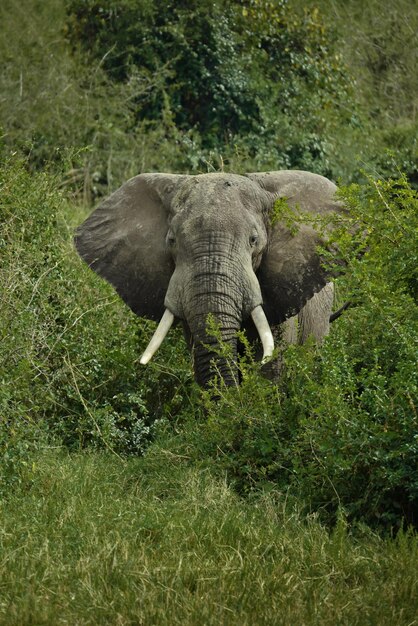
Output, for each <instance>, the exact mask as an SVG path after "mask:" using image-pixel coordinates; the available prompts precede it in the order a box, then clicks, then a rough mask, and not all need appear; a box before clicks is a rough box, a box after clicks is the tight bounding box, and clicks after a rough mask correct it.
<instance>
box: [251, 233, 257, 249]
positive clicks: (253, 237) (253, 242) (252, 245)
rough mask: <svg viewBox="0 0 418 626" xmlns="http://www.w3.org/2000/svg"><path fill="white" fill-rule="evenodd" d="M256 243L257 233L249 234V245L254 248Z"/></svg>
mask: <svg viewBox="0 0 418 626" xmlns="http://www.w3.org/2000/svg"><path fill="white" fill-rule="evenodd" d="M257 243H258V235H255V234H252V235H250V246H251V247H252V248H254V246H256V245H257Z"/></svg>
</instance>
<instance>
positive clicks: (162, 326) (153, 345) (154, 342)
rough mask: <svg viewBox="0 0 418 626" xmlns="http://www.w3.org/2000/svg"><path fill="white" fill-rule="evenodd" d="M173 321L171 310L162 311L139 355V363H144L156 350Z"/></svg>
mask: <svg viewBox="0 0 418 626" xmlns="http://www.w3.org/2000/svg"><path fill="white" fill-rule="evenodd" d="M173 322H174V315H173V314H172V312H171V311H169V310H168V309H166V310H165V311H164V315H163V316H162V318H161V320H160V323H159V324H158V326H157V329H156V331H155V333H154V334H153V336H152V339H151V341H150V342H149V344H148V346H147V348H146V349H145V352H144V354H143V355H142V356H141V358H140V360H139V362H140V363H141V365H146V364H147V363H148V362H149V361H150V360H151V359H152V357H153V356H154V354H155V353H156V352H157V350H158V348H159V347H160V346H161V344H162V342H163V341H164V339H165V337H166V335H167V333H168V331H169V330H170V328H171V325H172V323H173Z"/></svg>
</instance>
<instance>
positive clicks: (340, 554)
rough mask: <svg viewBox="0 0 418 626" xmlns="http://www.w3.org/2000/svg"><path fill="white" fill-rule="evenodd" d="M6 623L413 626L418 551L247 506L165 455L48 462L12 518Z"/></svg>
mask: <svg viewBox="0 0 418 626" xmlns="http://www.w3.org/2000/svg"><path fill="white" fill-rule="evenodd" d="M0 516H1V531H0V533H1V534H0V542H1V561H0V580H1V582H0V598H1V602H0V623H2V624H5V625H6V624H7V625H8V626H11V625H17V624H19V625H21V624H36V625H41V624H48V625H49V624H51V625H52V624H53V625H57V624H72V625H75V624H83V625H90V624H119V625H125V624H132V625H134V624H135V625H138V624H144V625H147V626H148V625H151V624H155V625H158V626H160V625H161V626H163V625H165V624H167V625H170V626H173V625H176V624H178V625H180V624H181V626H187V625H192V624H193V625H198V624H207V625H209V624H213V625H216V626H219V624H228V625H231V626H232V625H234V624H236V625H240V626H242V625H244V626H254V625H257V626H262V625H267V624H271V625H273V624H275V625H281V624H283V625H285V624H286V625H289V626H290V625H294V624H298V625H300V626H303V625H314V624H321V626H322V625H323V626H326V625H330V626H335V624H347V625H350V626H354V625H356V624H358V625H359V626H366V625H376V626H384V625H387V626H401V625H402V626H406V625H407V624H408V625H412V624H414V623H416V621H415V620H416V616H417V607H418V605H417V597H418V576H417V570H416V563H417V559H418V540H417V537H416V536H415V537H414V536H412V535H410V534H409V533H408V532H403V531H401V532H400V533H399V534H398V536H397V537H396V538H394V539H391V538H387V539H382V538H379V537H378V536H376V535H375V534H373V533H372V532H371V531H369V530H367V529H366V528H360V529H358V531H357V533H356V534H355V535H352V534H350V533H349V532H348V529H347V525H346V523H345V521H344V519H343V518H340V520H339V522H338V523H337V525H336V527H335V529H334V530H333V531H332V532H328V531H327V530H326V529H325V528H324V527H323V526H321V524H320V523H319V522H318V520H317V519H316V518H315V516H310V517H305V518H304V517H302V516H301V515H300V514H299V512H298V508H297V506H296V505H295V503H294V502H292V499H291V498H290V497H289V498H288V499H287V498H286V497H285V496H284V495H283V494H280V493H278V492H274V491H273V492H271V493H270V494H269V495H265V496H262V497H257V498H255V499H254V500H252V501H242V500H240V499H239V498H238V497H237V495H236V494H235V493H234V492H233V491H232V490H231V488H229V487H228V486H227V484H226V482H225V481H224V480H222V479H214V478H213V477H212V476H211V475H210V473H209V472H202V471H199V470H198V469H196V467H194V466H193V465H192V464H190V463H189V462H188V460H187V458H183V457H179V456H176V455H174V454H172V453H171V452H170V450H167V449H164V448H161V447H160V448H158V447H156V448H154V449H151V450H150V452H149V453H148V455H147V456H146V457H145V458H144V459H140V460H139V459H132V460H130V461H126V462H122V461H120V460H118V459H117V458H115V457H114V456H109V455H99V454H95V455H73V456H68V455H66V454H53V453H49V454H44V455H42V456H39V457H38V458H37V459H36V461H35V479H34V483H33V486H32V489H31V490H30V491H27V489H26V488H25V486H24V485H21V486H20V488H18V489H17V490H16V491H15V492H14V493H13V494H10V497H9V498H8V500H7V501H6V502H3V503H2V504H0Z"/></svg>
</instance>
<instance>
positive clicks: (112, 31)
mask: <svg viewBox="0 0 418 626" xmlns="http://www.w3.org/2000/svg"><path fill="white" fill-rule="evenodd" d="M68 13H69V18H68V37H69V39H70V41H71V42H72V43H73V45H74V46H75V47H77V46H81V47H82V48H83V50H84V51H86V52H87V51H88V53H89V55H90V58H91V59H95V61H96V62H97V60H99V59H102V60H103V65H104V67H105V68H106V70H107V72H108V74H109V76H110V77H112V79H113V80H116V81H125V82H126V81H128V82H129V80H130V78H131V76H132V73H133V72H134V73H137V74H139V75H140V76H142V77H150V76H154V75H160V76H163V77H164V79H163V80H162V81H161V83H160V84H159V85H158V87H157V88H156V89H152V88H151V89H150V90H148V91H146V92H144V94H143V97H141V98H139V99H138V100H137V103H136V106H137V110H136V116H137V119H138V120H141V119H142V120H143V119H147V120H154V121H155V122H158V123H160V122H161V120H162V119H163V117H164V112H165V111H166V109H167V107H169V111H170V114H171V116H172V120H173V122H174V124H175V126H176V128H178V129H179V130H180V131H181V132H183V133H190V131H191V132H192V133H194V135H195V136H197V137H199V142H200V143H201V145H202V147H203V148H206V149H214V148H216V149H224V147H226V151H227V152H229V151H230V150H231V149H234V146H235V149H236V150H238V152H240V153H242V154H243V155H246V156H245V157H244V158H245V160H249V159H252V160H254V159H255V163H256V164H257V165H258V163H259V162H260V161H261V160H262V161H263V162H264V164H265V167H272V166H273V164H274V165H275V166H276V168H277V167H305V168H306V169H314V170H315V171H322V172H324V171H331V169H332V166H331V164H330V162H329V161H328V160H327V154H328V152H327V147H326V144H327V142H328V141H332V139H331V133H332V130H333V128H334V118H335V117H336V115H338V117H339V123H347V122H348V123H350V115H351V114H350V115H349V116H348V117H347V115H346V113H345V111H346V106H347V102H348V101H350V102H352V103H353V107H354V108H355V104H354V100H353V98H352V96H353V90H352V85H351V82H350V78H349V76H348V73H347V71H346V68H345V66H344V64H343V62H342V59H341V56H340V55H339V54H338V52H337V50H336V46H335V40H333V39H332V38H331V37H330V35H329V33H328V31H327V30H326V29H325V27H324V25H323V23H322V21H321V18H320V16H319V13H318V11H317V10H313V11H311V12H310V13H306V14H305V15H304V17H303V18H300V17H298V16H296V15H295V14H293V13H292V12H291V11H290V10H289V7H288V3H287V2H285V1H281V2H276V3H272V2H267V1H266V0H249V1H245V2H237V1H234V2H232V3H224V2H222V1H218V2H215V3H214V2H210V3H209V2H202V1H195V2H193V3H190V2H188V3H187V4H186V5H184V4H183V3H178V2H175V3H174V2H168V3H167V2H153V3H149V2H147V1H144V0H122V1H120V2H114V1H113V0H112V1H111V0H107V1H104V2H103V1H100V2H99V1H98V0H90V1H89V2H84V1H83V2H81V1H80V0H71V1H70V2H69V3H68ZM308 94H309V95H308ZM337 111H338V114H337ZM302 129H303V130H302Z"/></svg>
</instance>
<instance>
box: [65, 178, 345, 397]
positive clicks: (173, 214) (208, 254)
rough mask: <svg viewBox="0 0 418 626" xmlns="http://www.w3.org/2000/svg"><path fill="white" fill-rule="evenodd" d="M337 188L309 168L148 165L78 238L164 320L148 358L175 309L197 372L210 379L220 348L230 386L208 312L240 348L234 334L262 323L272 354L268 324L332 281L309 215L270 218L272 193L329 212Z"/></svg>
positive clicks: (137, 306)
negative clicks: (160, 170) (155, 168)
mask: <svg viewBox="0 0 418 626" xmlns="http://www.w3.org/2000/svg"><path fill="white" fill-rule="evenodd" d="M335 190H336V187H335V185H334V184H333V183H331V182H330V181H329V180H327V179H326V178H324V177H322V176H319V175H316V174H311V173H309V172H302V171H278V172H270V173H256V174H247V175H245V176H239V175H235V174H224V173H219V174H201V175H197V176H186V175H184V176H183V175H174V174H141V175H139V176H135V177H134V178H132V179H131V180H129V181H128V182H126V183H125V184H124V185H122V187H120V189H118V190H117V191H115V192H114V193H113V194H112V195H111V196H110V197H109V198H108V199H106V200H105V201H104V202H102V204H101V205H100V206H99V207H98V208H97V209H96V210H95V211H94V212H93V213H92V215H90V217H89V218H88V219H87V220H86V221H85V222H84V223H83V224H82V225H81V226H80V227H79V229H78V230H77V233H76V237H75V243H76V247H77V250H78V252H79V254H80V255H81V257H82V258H83V259H84V260H85V261H86V262H87V263H88V264H89V265H90V267H91V268H92V269H93V270H94V271H95V272H97V273H98V274H99V275H100V276H102V277H103V278H105V279H106V280H108V281H109V282H110V283H111V284H112V285H113V286H114V287H115V289H116V291H117V292H118V293H119V295H120V296H121V297H122V298H123V300H124V301H125V302H126V303H127V304H128V305H129V306H130V308H131V309H132V310H133V311H134V312H135V313H136V314H137V315H140V316H146V317H148V318H151V319H153V320H160V319H161V322H160V325H159V327H158V328H157V331H156V333H155V335H154V337H153V338H152V340H151V342H150V345H149V346H148V348H147V350H146V351H145V353H144V354H143V356H142V359H141V362H142V363H146V362H147V361H148V360H149V359H150V358H151V357H152V355H153V354H154V352H155V350H156V349H157V348H158V346H159V345H160V343H161V341H162V340H163V338H164V336H165V334H166V333H167V332H168V329H169V327H170V325H171V323H172V321H173V320H174V319H176V318H177V319H179V320H182V322H183V325H184V328H185V331H186V335H187V337H188V338H189V342H190V346H191V348H192V350H193V355H194V369H195V376H196V379H197V381H198V382H199V383H200V384H201V385H206V384H207V383H208V381H209V380H210V379H211V377H212V376H213V372H212V370H211V363H212V362H213V359H214V358H215V362H216V369H217V371H218V372H219V373H220V375H221V376H222V377H223V379H224V381H225V382H226V383H227V384H232V383H233V382H234V380H235V374H234V372H233V371H231V367H230V364H229V363H227V362H226V361H225V359H222V358H221V357H219V356H216V352H217V351H216V349H215V345H214V344H216V342H217V339H216V338H214V337H213V336H211V334H210V333H208V332H207V318H208V314H211V315H212V316H213V318H214V319H215V321H216V323H217V324H218V325H219V329H220V334H221V337H222V339H223V341H225V342H227V343H229V344H230V346H231V348H232V354H235V353H236V346H237V339H236V332H237V331H238V330H239V329H240V328H241V327H242V326H243V324H245V323H247V324H252V323H254V324H255V326H256V327H257V330H258V332H259V335H260V338H261V340H262V344H263V347H264V356H265V357H266V358H267V357H269V356H271V354H272V351H273V339H272V334H271V331H270V326H269V325H273V324H274V325H275V324H280V323H282V322H283V321H285V320H286V319H287V318H289V317H290V316H292V315H295V314H296V313H298V312H299V311H300V310H301V309H302V307H303V306H304V305H305V304H306V303H307V302H308V301H309V300H310V299H311V298H312V297H313V296H314V294H315V293H317V292H318V291H320V290H321V289H322V288H323V287H324V285H325V284H326V282H327V277H326V273H325V271H324V269H323V268H322V266H321V259H320V257H319V255H318V253H317V246H318V244H319V243H320V242H321V241H320V236H319V235H318V233H317V232H316V231H315V229H314V228H313V227H312V225H310V224H309V221H310V220H309V219H308V220H306V222H307V223H306V224H302V225H300V226H299V227H298V228H297V230H296V232H295V231H294V230H293V229H291V228H289V227H288V226H287V225H286V222H284V221H280V219H279V220H277V219H276V218H275V219H274V220H273V219H272V216H273V214H274V206H275V202H276V200H277V199H279V198H286V200H287V203H288V205H289V206H290V207H292V208H294V209H295V210H296V211H298V212H299V213H301V214H302V215H303V214H308V215H310V216H318V215H319V216H321V215H324V216H325V215H327V214H328V213H332V212H335V211H339V210H340V205H339V203H338V201H337V200H336V199H335V197H334V195H335ZM251 319H252V320H253V322H251V321H250V320H251Z"/></svg>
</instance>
